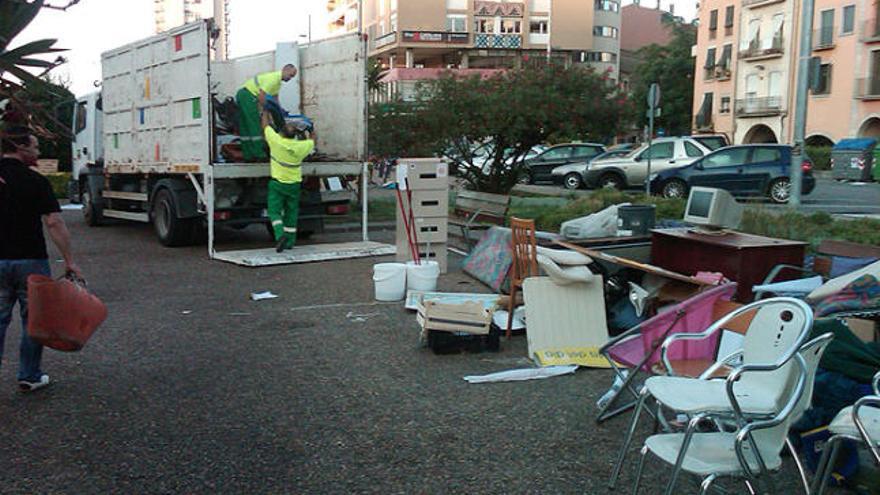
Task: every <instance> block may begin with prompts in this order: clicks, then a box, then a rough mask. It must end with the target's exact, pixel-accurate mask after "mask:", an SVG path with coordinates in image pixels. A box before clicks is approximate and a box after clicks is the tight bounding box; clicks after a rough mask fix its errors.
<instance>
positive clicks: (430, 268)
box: [406, 261, 440, 291]
mask: <svg viewBox="0 0 880 495" xmlns="http://www.w3.org/2000/svg"><path fill="white" fill-rule="evenodd" d="M439 276H440V265H439V264H438V263H437V262H436V261H422V264H421V265H417V264H415V262H412V261H408V262H407V263H406V288H407V289H409V290H424V291H435V290H437V278H438V277H439Z"/></svg>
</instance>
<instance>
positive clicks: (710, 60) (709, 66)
mask: <svg viewBox="0 0 880 495" xmlns="http://www.w3.org/2000/svg"><path fill="white" fill-rule="evenodd" d="M703 68H704V69H706V77H705V79H715V47H712V48H709V49H708V50H706V63H705V64H703Z"/></svg>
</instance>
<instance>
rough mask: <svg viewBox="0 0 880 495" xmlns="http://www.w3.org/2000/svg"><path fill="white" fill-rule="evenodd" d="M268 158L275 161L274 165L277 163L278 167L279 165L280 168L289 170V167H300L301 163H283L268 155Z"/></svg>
mask: <svg viewBox="0 0 880 495" xmlns="http://www.w3.org/2000/svg"><path fill="white" fill-rule="evenodd" d="M270 156H271V158H272V159H273V160H275V163H277V164H278V165H281V166H282V167H288V168H291V167H299V166H300V165H302V164H301V163H290V162H283V161H281V160H279V159H278V158H276V157H275V155H270Z"/></svg>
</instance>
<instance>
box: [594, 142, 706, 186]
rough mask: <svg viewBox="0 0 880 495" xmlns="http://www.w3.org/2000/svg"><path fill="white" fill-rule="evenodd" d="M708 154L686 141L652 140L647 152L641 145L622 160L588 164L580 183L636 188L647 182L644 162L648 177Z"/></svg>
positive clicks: (689, 162) (598, 161)
mask: <svg viewBox="0 0 880 495" xmlns="http://www.w3.org/2000/svg"><path fill="white" fill-rule="evenodd" d="M711 151H712V150H710V149H709V148H707V147H706V145H704V144H702V143H700V142H699V141H697V140H695V139H693V138H689V137H666V138H657V139H654V140H653V142H652V143H651V148H650V149H648V145H647V144H643V145H641V146H639V147H638V148H636V149H635V151H633V152H632V153H630V154H629V155H627V156H625V157H622V158H607V159H604V160H594V161H592V162H590V164H589V166H588V168H587V171H586V173H585V174H584V182H585V183H586V184H587V186H589V187H591V188H615V189H624V188H627V187H638V186H643V185H644V184H645V180H647V178H648V158H649V157H650V158H651V172H650V173H651V175H653V174H655V173H657V172H661V171H663V170H667V169H670V168H676V167H683V166H685V165H690V164H691V163H692V162H694V161H696V160H697V159H699V158H701V157H702V156H703V155H706V154H708V153H710V152H711Z"/></svg>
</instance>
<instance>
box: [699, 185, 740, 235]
mask: <svg viewBox="0 0 880 495" xmlns="http://www.w3.org/2000/svg"><path fill="white" fill-rule="evenodd" d="M742 214H743V206H742V205H741V204H739V203H737V202H736V200H735V199H733V196H731V195H730V193H729V192H727V191H725V190H723V189H715V188H712V187H692V188H691V192H690V195H689V196H688V202H687V208H685V210H684V221H685V222H687V223H689V224H692V225H695V226H697V228H698V230H709V231H716V232H717V231H720V230H723V229H735V228H737V227H738V226H739V222H740V220H742Z"/></svg>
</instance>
